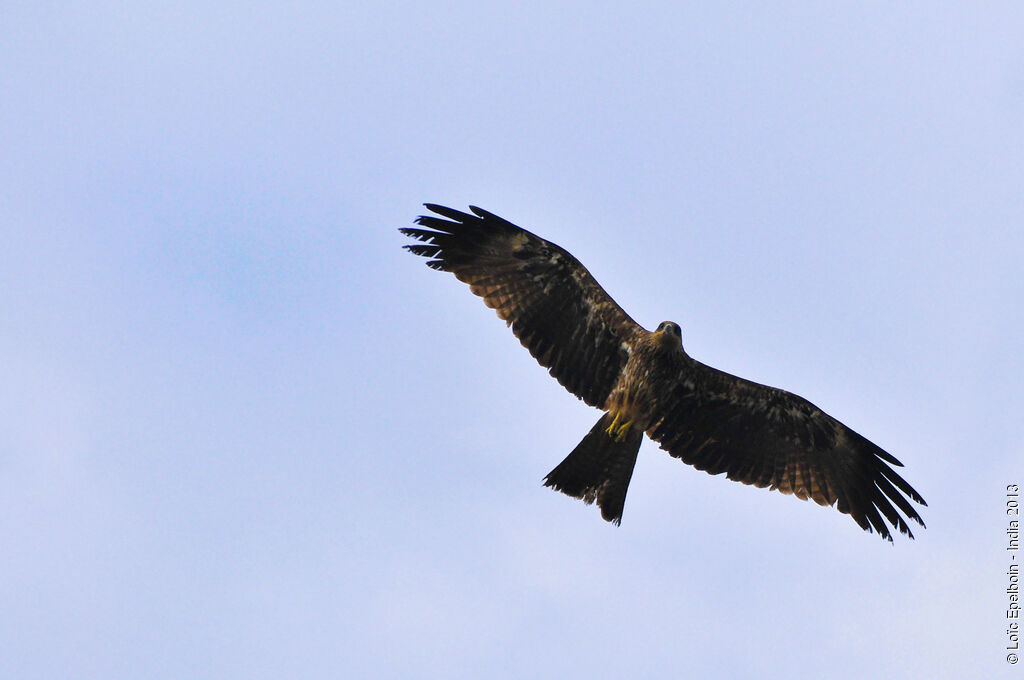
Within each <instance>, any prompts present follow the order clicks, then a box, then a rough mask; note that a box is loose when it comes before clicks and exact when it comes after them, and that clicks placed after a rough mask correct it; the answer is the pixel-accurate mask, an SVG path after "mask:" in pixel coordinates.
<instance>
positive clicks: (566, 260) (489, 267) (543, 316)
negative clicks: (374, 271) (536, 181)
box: [400, 203, 643, 407]
mask: <svg viewBox="0 0 1024 680" xmlns="http://www.w3.org/2000/svg"><path fill="white" fill-rule="evenodd" d="M426 207H427V209H429V210H430V211H431V212H434V213H436V214H438V215H441V216H443V217H446V218H448V219H446V220H444V219H440V218H438V217H433V216H421V217H419V218H418V219H417V220H416V223H417V224H419V225H421V226H423V227H428V228H427V229H414V228H407V229H401V230H400V231H401V232H402V233H403V234H406V235H407V236H412V237H413V238H415V239H418V240H420V241H425V242H426V243H425V244H415V245H407V246H405V247H406V248H408V249H409V251H410V252H412V253H415V254H416V255H422V256H424V257H429V258H432V259H431V260H430V261H429V262H427V265H428V266H430V267H433V268H434V269H439V270H441V271H446V272H452V273H453V274H455V276H456V278H458V279H459V280H460V281H463V282H465V283H468V284H469V288H470V290H471V291H473V293H475V294H476V295H479V296H480V297H482V298H483V299H484V302H485V303H486V304H487V306H488V307H492V308H493V309H495V310H496V311H497V312H498V316H500V317H501V318H502V319H504V320H505V322H506V323H507V324H508V325H510V326H511V327H512V332H513V333H515V336H516V337H517V338H519V341H520V342H522V343H523V346H524V347H526V348H527V349H528V350H530V354H532V355H533V356H534V358H535V359H537V361H538V362H540V364H541V365H542V366H544V367H545V368H548V369H549V372H550V373H551V375H552V376H553V377H554V378H555V379H557V380H558V382H559V383H561V384H562V385H563V386H564V387H565V388H566V389H567V390H569V391H570V392H572V393H573V394H575V395H576V396H577V397H579V398H580V399H582V400H583V401H585V402H586V403H587V404H589V405H591V406H598V407H600V406H603V405H604V402H605V400H606V399H607V398H608V394H609V393H610V392H611V389H612V387H614V385H615V383H616V381H617V380H618V377H619V373H620V371H621V370H622V367H623V366H624V365H625V363H626V361H627V359H628V358H629V353H628V352H629V349H628V347H629V343H631V342H632V339H633V338H634V337H636V335H637V334H638V333H641V332H642V331H643V329H642V328H641V327H640V326H639V325H638V324H637V323H636V322H635V321H633V319H631V318H630V317H629V316H628V315H627V314H626V313H625V312H624V311H622V308H621V307H619V305H618V304H616V303H615V301H614V300H612V298H611V297H610V296H609V295H608V293H606V292H605V291H604V289H603V288H601V286H600V285H598V283H597V281H595V280H594V277H593V276H591V275H590V272H588V271H587V270H586V268H585V267H584V266H583V265H582V264H580V263H579V261H578V260H577V259H576V258H575V257H573V256H572V255H570V254H569V253H568V252H566V251H565V250H564V249H562V248H560V247H558V246H557V245H555V244H554V243H551V242H550V241H545V240H544V239H542V238H540V237H539V236H536V235H535V234H531V233H530V232H528V231H526V230H525V229H520V228H519V227H517V226H516V225H514V224H512V223H511V222H508V221H506V220H503V219H502V218H500V217H498V216H496V215H492V214H491V213H489V212H487V211H486V210H481V209H480V208H477V207H474V206H470V210H472V211H473V214H472V215H470V214H467V213H463V212H459V211H458V210H453V209H451V208H445V207H443V206H439V205H433V204H430V203H427V204H426Z"/></svg>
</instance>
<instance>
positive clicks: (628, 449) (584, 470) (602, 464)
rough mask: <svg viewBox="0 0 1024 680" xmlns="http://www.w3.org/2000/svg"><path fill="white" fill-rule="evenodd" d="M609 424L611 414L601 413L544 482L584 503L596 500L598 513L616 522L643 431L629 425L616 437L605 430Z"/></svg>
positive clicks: (620, 518)
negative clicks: (630, 427) (623, 432)
mask: <svg viewBox="0 0 1024 680" xmlns="http://www.w3.org/2000/svg"><path fill="white" fill-rule="evenodd" d="M611 425H612V416H611V415H610V414H608V413H605V414H604V415H603V416H601V419H600V420H598V421H597V423H596V424H595V425H594V427H592V428H590V432H589V433H587V436H586V437H584V438H583V441H581V442H580V443H579V444H577V445H576V448H575V449H573V450H572V453H570V454H569V455H568V456H566V458H565V460H563V461H562V462H561V463H559V464H558V467H556V468H555V469H554V470H552V471H551V472H550V473H548V476H547V477H545V478H544V486H550V487H551V488H553V489H555V490H556V491H561V492H562V493H564V494H566V495H568V496H572V497H574V498H581V499H583V502H584V503H587V504H590V503H593V502H594V501H597V505H598V507H599V508H601V516H602V517H603V518H604V519H605V520H607V521H609V522H614V523H615V524H619V522H621V521H622V506H623V505H624V504H625V503H626V490H627V489H628V488H629V480H630V479H631V478H632V477H633V466H634V465H635V464H636V454H637V452H638V451H639V450H640V443H641V442H642V441H643V437H644V433H643V430H640V429H637V428H632V429H630V430H629V431H628V433H627V434H626V436H625V437H624V438H623V439H622V440H618V439H617V438H616V437H614V436H613V435H610V434H608V428H609V427H610V426H611Z"/></svg>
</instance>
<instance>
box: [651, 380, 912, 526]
mask: <svg viewBox="0 0 1024 680" xmlns="http://www.w3.org/2000/svg"><path fill="white" fill-rule="evenodd" d="M660 394H661V398H660V399H659V401H658V403H657V405H656V406H655V409H654V414H653V419H652V420H651V426H650V427H649V428H648V430H647V434H648V435H649V436H650V437H651V438H652V439H654V440H655V441H657V442H659V443H660V444H661V447H662V448H663V449H665V450H667V451H668V452H669V453H670V454H671V455H672V456H674V457H676V458H679V459H681V460H682V461H683V462H685V463H689V464H690V465H693V466H694V467H695V468H697V469H698V470H705V471H706V472H708V473H710V474H713V475H717V474H720V473H722V472H724V473H725V474H726V477H727V478H728V479H732V480H735V481H738V482H743V483H744V484H753V485H754V486H758V487H770V488H772V489H778V490H779V491H781V492H782V493H786V494H793V495H795V496H797V497H798V498H801V499H803V500H806V499H808V498H810V499H813V500H814V501H815V502H816V503H818V504H819V505H833V504H834V505H835V506H836V509H838V510H839V511H840V512H844V513H847V514H849V515H850V516H852V517H853V519H854V520H855V521H856V522H857V524H859V525H860V526H861V528H863V529H865V530H866V531H869V532H870V531H871V530H872V529H874V530H875V531H877V532H878V533H879V534H880V535H881V536H882V537H883V538H887V539H888V540H890V541H892V536H891V534H890V533H889V528H888V527H887V526H886V524H885V522H884V521H883V520H882V518H883V517H884V518H885V519H887V520H888V521H889V523H890V524H892V526H894V527H895V528H896V529H898V530H899V531H900V532H902V533H904V534H907V535H908V536H909V537H910V538H913V537H914V535H913V533H911V531H910V527H909V526H908V525H907V522H906V520H905V519H904V517H903V515H905V516H906V517H907V518H909V519H912V520H914V521H915V522H917V523H918V524H920V525H921V526H922V527H923V526H924V522H923V521H922V520H921V516H920V515H918V513H917V511H916V510H915V509H914V507H913V506H912V505H911V504H910V502H909V501H908V500H907V497H909V498H910V499H912V500H914V501H916V502H917V503H920V504H921V505H927V503H925V501H924V499H923V498H922V497H921V495H920V494H919V493H917V491H915V490H914V489H913V488H912V487H911V486H910V485H909V484H908V483H907V482H906V481H905V480H904V479H903V478H902V477H900V476H899V475H898V474H897V473H896V471H895V470H893V468H892V467H890V465H895V466H898V467H903V464H902V463H900V462H899V461H898V460H896V459H895V458H894V457H893V456H891V455H889V454H888V453H886V452H885V451H883V450H882V449H881V448H880V447H878V446H876V445H875V444H873V443H871V442H870V441H868V440H867V439H865V438H864V437H862V436H861V435H859V434H857V433H856V432H854V431H853V430H851V429H850V428H848V427H846V426H845V425H843V424H842V423H840V422H839V421H838V420H836V419H835V418H833V417H831V416H830V415H828V414H827V413H825V412H824V411H822V410H821V409H819V408H818V407H817V406H815V405H814V404H812V403H810V402H809V401H807V400H806V399H803V398H802V397H798V396H797V395H795V394H792V393H790V392H786V391H785V390H780V389H776V388H774V387H768V386H766V385H759V384H757V383H754V382H751V381H749V380H743V379H742V378H737V377H736V376H733V375H729V374H728V373H724V372H722V371H719V370H716V369H714V368H711V367H709V366H705V365H704V364H701V363H700V362H697V361H694V362H693V366H692V370H689V371H686V373H685V374H684V375H682V376H672V377H671V378H666V379H665V384H664V385H662V386H661V389H660ZM900 512H902V513H903V515H900Z"/></svg>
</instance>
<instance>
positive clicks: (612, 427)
mask: <svg viewBox="0 0 1024 680" xmlns="http://www.w3.org/2000/svg"><path fill="white" fill-rule="evenodd" d="M618 424H619V412H618V411H616V412H615V418H614V419H612V424H611V425H609V426H608V429H607V430H605V432H607V433H608V435H609V436H611V437H614V436H615V434H616V431H617V430H616V428H617V426H618Z"/></svg>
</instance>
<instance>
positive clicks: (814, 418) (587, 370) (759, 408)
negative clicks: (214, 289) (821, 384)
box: [401, 204, 925, 540]
mask: <svg viewBox="0 0 1024 680" xmlns="http://www.w3.org/2000/svg"><path fill="white" fill-rule="evenodd" d="M427 208H429V209H430V210H431V211H432V212H434V213H437V214H439V215H442V216H444V217H446V218H448V219H447V220H442V219H439V218H437V217H433V216H423V217H420V218H419V219H418V220H417V222H418V224H420V225H422V226H425V227H429V228H430V229H418V228H406V229H402V230H401V231H402V232H403V233H405V234H407V235H409V236H412V237H414V238H416V239H419V240H421V241H425V242H426V243H423V244H415V245H409V246H406V248H408V249H409V250H410V251H411V252H413V253H415V254H417V255H422V256H425V257H429V258H432V259H431V260H430V261H429V262H428V263H427V264H428V265H430V266H431V267H433V268H435V269H440V270H442V271H449V272H452V273H453V274H455V276H456V277H457V278H458V279H459V280H461V281H463V282H465V283H468V284H469V286H470V290H471V291H472V292H473V293H475V294H476V295H479V296H481V297H482V298H483V299H484V302H485V303H486V304H487V305H488V306H489V307H492V308H494V309H495V310H496V311H497V313H498V316H500V317H501V318H502V319H504V320H505V321H506V323H508V324H509V325H510V326H511V327H512V331H513V333H515V335H516V337H518V338H519V340H520V342H522V344H523V345H524V346H525V347H526V348H527V349H528V350H529V351H530V353H531V354H533V356H534V357H535V358H536V359H537V361H538V362H539V363H540V364H541V365H542V366H544V367H546V368H548V370H549V372H550V373H551V375H552V376H553V377H554V378H556V379H557V380H558V381H559V383H561V384H562V385H563V386H564V387H565V388H566V389H567V390H569V391H570V392H572V393H573V394H575V395H576V396H577V397H579V398H580V399H582V400H583V401H585V402H586V403H587V404H589V405H591V406H594V407H597V408H600V409H601V410H603V411H604V412H605V413H604V414H603V415H602V416H601V419H600V420H598V422H597V423H596V424H595V425H594V427H593V428H592V429H591V430H590V432H589V433H588V434H587V436H586V437H584V439H583V440H582V441H581V442H580V444H579V445H578V446H577V447H576V448H575V449H574V450H573V451H572V453H570V454H569V456H568V457H566V459H565V460H564V461H562V463H560V464H559V465H558V466H557V467H556V468H555V469H554V470H552V471H551V473H550V474H549V475H548V476H547V478H546V479H545V483H546V484H547V485H548V486H551V487H553V488H555V489H557V490H559V491H562V492H564V493H566V494H568V495H570V496H574V497H577V498H582V499H583V500H584V501H586V502H588V503H590V502H596V503H597V504H598V506H599V507H600V508H601V513H602V516H603V517H604V518H605V519H606V520H609V521H612V522H615V523H616V524H617V523H619V521H620V520H621V517H622V508H623V504H624V502H625V497H626V490H627V489H628V486H629V481H630V478H631V476H632V473H633V467H634V464H635V462H636V457H637V452H638V450H639V448H640V444H641V442H642V439H643V434H644V433H646V434H647V435H648V436H649V437H650V438H651V439H653V440H654V441H656V442H658V443H659V444H660V445H661V447H662V448H663V449H665V450H667V451H668V452H669V454H670V455H672V456H674V457H676V458H680V459H681V460H683V461H684V462H686V463H688V464H690V465H693V466H694V467H696V468H697V469H699V470H705V471H707V472H709V473H711V474H720V473H722V472H724V473H726V476H727V477H728V478H729V479H732V480H735V481H740V482H744V483H747V484H753V485H755V486H759V487H771V488H773V489H778V490H779V491H781V492H783V493H786V494H793V495H795V496H797V497H799V498H801V499H808V498H810V499H812V500H814V501H815V502H817V503H818V504H820V505H832V504H835V506H836V508H837V509H838V510H839V511H840V512H844V513H847V514H849V515H851V516H852V517H853V519H854V520H855V521H856V522H857V524H858V525H860V526H861V527H862V528H864V529H866V530H868V531H871V530H874V531H877V532H878V533H879V534H880V535H882V536H883V537H885V538H888V539H889V540H892V538H891V534H890V533H889V530H888V527H887V526H886V524H885V522H884V521H883V519H882V517H883V516H884V518H885V519H886V520H888V522H889V523H890V524H891V525H892V526H894V527H896V528H897V529H898V530H899V531H901V532H902V533H905V534H907V535H909V536H910V537H911V538H912V537H913V534H911V532H910V528H909V526H908V525H907V523H906V521H905V520H904V517H903V516H901V515H900V512H902V513H903V515H905V516H906V517H908V518H910V519H913V520H914V521H916V522H918V523H919V524H921V525H922V526H924V523H923V521H922V520H921V517H920V515H918V513H917V511H916V510H915V509H914V508H913V506H912V505H911V504H910V503H909V502H908V500H907V498H906V497H905V496H907V497H909V498H910V499H912V500H914V501H916V502H918V503H921V504H922V505H924V504H925V503H924V499H923V498H922V497H921V496H920V494H918V493H917V492H916V491H915V490H914V489H913V488H911V486H910V485H909V484H907V482H906V481H905V480H904V479H903V478H902V477H900V476H899V475H898V474H897V473H896V472H895V471H894V470H893V469H892V467H890V464H891V465H896V466H900V465H901V463H900V462H899V461H898V460H896V459H895V458H893V457H892V456H891V455H889V454H888V453H886V452H885V451H883V450H882V449H881V448H879V447H878V446H876V445H875V444H873V443H871V442H870V441H868V440H867V439H865V438H864V437H861V436H860V435H858V434H857V433H855V432H853V431H852V430H850V429H849V428H847V427H846V426H845V425H843V424H842V423H840V422H839V421H837V420H835V419H834V418H832V417H831V416H829V415H827V414H826V413H824V412H823V411H821V410H820V409H818V408H817V407H816V406H814V405H813V404H811V403H810V402H808V401H807V400H806V399H803V398H802V397H799V396H797V395H794V394H791V393H790V392H786V391H785V390H780V389H777V388H773V387H768V386H766V385H760V384H757V383H754V382H750V381H748V380H744V379H742V378H738V377H736V376H733V375H729V374H728V373H724V372H722V371H719V370H717V369H714V368H711V367H709V366H705V365H704V364H702V363H700V362H699V361H696V360H695V359H693V358H691V357H690V356H689V355H688V354H687V353H686V351H685V350H684V349H683V345H682V333H681V331H680V328H679V326H678V325H677V324H675V323H673V322H669V321H666V322H663V323H661V324H660V325H659V326H658V328H657V330H655V331H653V332H651V331H647V330H646V329H644V328H643V327H641V326H640V325H639V324H637V323H636V322H635V321H633V319H631V318H630V317H629V316H628V315H627V314H626V313H625V312H624V311H623V310H622V308H621V307H619V306H618V304H616V303H615V301H614V300H613V299H612V298H611V297H610V296H609V295H608V294H607V293H606V292H605V291H604V289H602V288H601V286H600V285H598V283H597V282H596V281H595V280H594V278H593V277H592V276H591V275H590V273H589V272H588V271H587V270H586V268H585V267H583V265H582V264H580V263H579V261H578V260H576V258H574V257H573V256H572V255H570V254H569V253H568V252H567V251H565V250H564V249H562V248H560V247H559V246H557V245H555V244H554V243H551V242H550V241H546V240H544V239H542V238H540V237H539V236H536V235H534V234H531V233H530V232H528V231H525V230H523V229H520V228H519V227H517V226H515V225H513V224H511V223H510V222H507V221H506V220H503V219H501V218H500V217H497V216H496V215H493V214H491V213H489V212H487V211H485V210H481V209H479V208H475V207H472V208H471V210H472V213H473V214H468V213H463V212H460V211H457V210H453V209H451V208H445V207H442V206H437V205H432V204H427ZM904 495H905V496H904ZM894 504H895V507H894ZM897 508H898V509H899V511H897Z"/></svg>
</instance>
